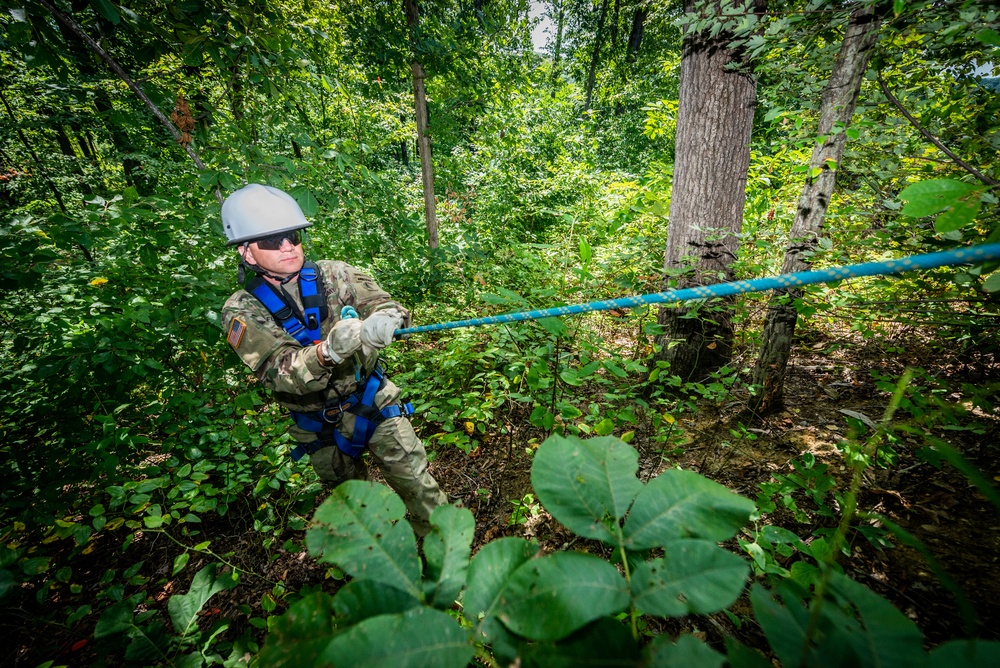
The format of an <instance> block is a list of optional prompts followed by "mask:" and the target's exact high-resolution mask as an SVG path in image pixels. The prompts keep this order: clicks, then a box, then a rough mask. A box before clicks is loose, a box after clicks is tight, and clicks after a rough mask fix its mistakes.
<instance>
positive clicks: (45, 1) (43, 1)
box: [38, 0, 222, 204]
mask: <svg viewBox="0 0 1000 668" xmlns="http://www.w3.org/2000/svg"><path fill="white" fill-rule="evenodd" d="M38 2H39V4H40V5H42V6H43V7H45V8H46V9H47V10H49V11H50V12H52V16H54V17H55V18H56V20H57V21H59V22H60V23H62V24H63V25H64V26H66V27H67V28H68V29H69V30H70V31H72V32H73V33H74V34H75V35H76V36H77V37H79V38H80V39H81V40H83V42H84V44H86V45H87V46H88V47H90V49H91V51H93V52H94V53H96V54H97V55H98V56H99V57H100V58H101V60H103V61H104V62H105V63H107V64H108V67H110V68H111V70H112V71H113V72H114V73H115V74H117V75H118V78H120V79H121V80H122V81H124V82H125V84H126V85H127V86H128V87H129V88H130V89H132V92H133V93H135V94H136V96H137V97H138V98H139V99H140V100H142V102H143V104H145V105H146V107H147V108H148V109H149V110H150V111H151V112H152V113H153V115H154V116H156V118H157V120H159V121H160V123H162V124H163V126H164V127H165V128H167V130H168V131H169V132H170V134H171V135H173V137H174V139H176V140H177V143H178V144H180V145H181V146H183V147H184V151H185V152H186V153H187V154H188V155H189V156H190V157H191V160H192V161H194V164H195V167H197V168H198V169H206V167H205V163H203V162H202V161H201V158H200V157H198V154H197V153H195V150H194V149H193V148H191V146H190V145H188V144H185V143H183V142H182V141H181V138H182V137H181V132H180V130H178V129H177V128H176V127H175V126H174V124H173V123H171V122H170V119H169V118H167V117H166V115H165V114H164V113H163V112H162V111H160V108H159V107H157V106H156V105H155V104H154V103H153V101H152V100H150V99H149V96H148V95H146V93H145V92H143V90H142V88H140V87H139V85H138V84H137V83H136V82H135V81H133V80H132V77H130V76H129V75H128V73H127V72H125V70H124V69H123V68H122V66H121V65H119V64H118V62H117V61H116V60H115V59H114V58H112V57H111V56H110V55H109V54H108V52H107V51H105V50H104V49H103V48H101V45H100V44H98V43H97V42H95V41H94V40H93V39H92V38H91V37H90V35H88V34H87V33H85V32H84V31H83V28H82V27H80V24H79V23H77V22H76V21H74V20H73V17H71V16H69V15H67V14H64V13H63V12H62V11H60V10H59V9H58V8H56V7H55V6H54V5H53V4H51V3H50V2H49V0H38ZM215 197H216V199H218V200H219V204H222V192H221V191H220V190H219V189H218V188H216V189H215Z"/></svg>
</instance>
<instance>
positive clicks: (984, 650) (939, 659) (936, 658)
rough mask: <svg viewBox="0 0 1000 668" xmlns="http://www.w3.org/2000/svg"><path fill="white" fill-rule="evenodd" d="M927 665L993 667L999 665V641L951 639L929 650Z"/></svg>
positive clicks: (965, 667) (967, 667)
mask: <svg viewBox="0 0 1000 668" xmlns="http://www.w3.org/2000/svg"><path fill="white" fill-rule="evenodd" d="M927 665H928V666H962V668H993V667H994V666H1000V642H997V641H996V640H976V639H972V640H952V641H950V642H946V643H945V644H943V645H941V646H940V647H938V648H936V649H934V650H931V658H930V661H929V662H928V663H927Z"/></svg>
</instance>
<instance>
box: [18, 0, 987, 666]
mask: <svg viewBox="0 0 1000 668" xmlns="http://www.w3.org/2000/svg"><path fill="white" fill-rule="evenodd" d="M529 4H531V5H532V6H533V7H534V9H536V10H540V11H542V12H543V13H544V14H545V15H547V16H548V17H549V18H550V19H551V22H550V24H549V25H550V27H549V30H550V32H551V35H550V36H551V39H550V40H549V41H548V42H547V46H543V45H542V44H541V43H540V44H539V46H538V47H537V50H536V49H535V48H533V47H532V44H531V38H530V24H531V16H530V15H529V13H528V10H529V6H528V4H526V3H523V2H513V1H512V2H507V1H495V2H488V3H479V2H476V3H468V2H457V1H456V2H442V3H422V4H419V9H420V12H419V14H420V17H419V22H418V23H417V24H416V25H413V24H412V23H411V22H408V21H407V16H406V15H405V13H404V12H403V11H402V8H401V7H398V6H397V5H396V4H392V3H370V2H344V3H340V4H338V5H337V6H336V7H331V6H326V5H323V4H322V3H309V2H297V1H281V2H277V1H274V0H267V1H264V0H261V1H259V2H255V3H251V4H250V5H246V6H243V5H241V6H240V7H236V6H234V5H231V4H229V3H224V2H204V3H180V4H177V3H173V4H170V3H163V4H162V5H161V4H158V3H128V2H125V3H114V2H104V1H103V0H102V1H100V2H96V1H95V2H91V3H70V2H58V1H57V2H50V0H44V1H39V2H24V3H18V2H8V3H6V4H5V5H4V11H3V13H2V14H0V39H2V43H3V45H4V48H3V49H2V50H0V63H2V64H3V66H4V67H3V75H2V77H0V83H2V84H3V85H2V86H0V107H2V109H0V114H2V115H3V116H4V118H5V121H4V123H2V124H0V198H2V201H3V210H2V213H0V257H2V260H3V262H2V267H0V291H2V292H0V317H2V323H3V330H4V336H3V337H2V339H0V358H2V359H3V365H2V368H0V397H2V399H3V400H2V402H0V453H2V457H3V460H2V461H3V464H2V466H0V476H2V483H3V486H2V488H0V500H2V503H0V537H2V541H0V605H2V606H3V607H2V613H0V627H2V630H3V634H4V637H5V638H6V639H8V642H7V643H5V646H4V650H3V651H4V655H3V661H4V662H5V663H6V664H9V665H25V666H40V665H47V666H57V665H107V664H118V665H184V666H201V665H214V664H222V665H226V666H242V665H274V664H279V665H280V664H286V663H287V664H291V663H295V665H300V664H305V663H310V662H311V663H315V664H316V665H327V664H329V663H335V664H339V663H350V664H352V665H353V664H365V663H370V664H372V665H376V664H377V665H385V664H388V663H392V664H394V665H395V664H400V665H428V664H429V663H433V664H434V665H445V664H448V665H470V664H471V665H510V664H515V663H518V664H521V665H528V664H531V665H576V664H577V663H578V662H579V661H580V660H581V657H586V658H587V659H588V660H590V661H592V662H593V663H594V664H595V665H659V664H664V665H667V664H674V663H683V664H685V665H688V664H691V665H703V664H704V665H722V664H723V663H724V662H729V663H730V664H732V665H746V666H757V665H774V664H776V663H780V664H781V665H785V666H792V665H826V664H831V665H832V664H837V665H842V664H851V665H887V664H906V665H922V664H927V665H931V664H933V665H937V664H940V663H944V662H952V663H955V664H958V665H991V666H992V665H995V663H996V660H997V653H998V645H997V642H998V640H1000V638H998V635H997V628H1000V626H998V622H1000V619H998V614H997V607H996V605H995V601H996V600H997V598H998V596H1000V591H998V585H997V582H998V580H997V578H996V577H995V575H996V558H995V554H996V550H997V548H998V547H1000V522H997V513H998V512H1000V496H998V492H997V490H996V480H997V479H998V476H1000V453H998V451H997V449H996V447H995V443H996V440H997V434H998V424H997V419H998V415H997V393H998V388H1000V369H998V366H997V361H996V350H997V338H996V327H997V323H998V320H997V319H998V317H1000V313H998V311H997V300H996V296H995V295H996V294H997V293H998V292H1000V279H998V278H997V276H1000V272H997V268H998V266H997V263H984V264H979V265H969V266H961V267H950V268H943V269H939V270H934V271H928V272H921V273H913V274H908V275H904V276H901V277H897V278H886V277H875V278H869V279H863V280H855V281H844V282H841V283H831V284H823V285H816V286H811V287H809V288H807V289H806V290H805V291H803V292H802V294H800V295H795V296H792V297H789V298H788V299H787V302H788V303H790V304H791V305H792V306H793V307H794V311H795V314H796V316H797V319H798V329H797V330H796V333H795V337H794V339H793V340H792V347H791V351H790V361H789V366H788V372H787V374H786V377H785V387H784V402H783V406H781V407H778V408H777V409H776V410H774V411H773V412H770V413H768V414H762V413H760V412H754V411H753V410H752V406H753V398H754V397H755V396H758V393H759V392H760V391H761V387H759V386H756V385H755V384H754V382H753V377H754V376H753V371H752V369H753V367H754V365H755V360H756V359H757V355H758V351H759V350H760V349H761V347H762V344H763V343H764V340H765V338H766V334H765V332H764V329H763V324H764V322H765V320H766V317H767V313H768V309H769V308H771V307H770V306H769V305H768V296H767V295H745V296H742V297H740V298H739V299H737V300H735V301H733V302H732V303H719V302H710V301H707V302H705V303H699V304H687V305H686V306H687V308H688V310H687V311H686V312H685V313H684V317H683V320H685V321H689V322H691V323H699V324H698V327H701V325H702V324H706V323H707V324H711V323H712V322H715V321H717V320H718V321H721V320H722V319H723V318H727V319H728V322H730V323H731V341H723V340H722V339H706V340H705V341H704V345H705V353H706V357H711V356H712V355H708V353H709V352H711V351H717V350H719V349H722V348H725V349H726V350H728V351H730V355H729V357H728V359H726V360H725V361H724V363H721V364H717V365H715V366H713V367H711V368H707V369H701V370H699V371H698V372H697V373H696V374H694V375H685V376H684V377H681V376H679V375H677V373H676V369H674V368H673V367H672V365H671V363H670V362H669V361H667V359H666V358H665V357H664V354H663V353H664V351H665V350H668V349H669V348H671V347H676V346H677V345H679V343H680V341H679V340H674V341H670V340H665V339H664V336H666V335H667V333H668V329H667V327H666V325H665V322H666V321H665V320H664V318H663V317H662V316H663V314H662V313H658V311H657V309H655V308H652V307H642V308H636V309H631V310H627V309H626V310H617V311H611V312H603V313H595V314H590V315H586V316H579V317H575V318H565V319H546V320H542V321H538V322H532V323H520V324H516V325H503V326H497V327H483V328H475V329H459V330H452V331H449V332H444V333H434V334H427V335H417V336H413V337H410V338H408V339H405V340H402V341H398V342H396V343H394V344H393V345H392V346H390V348H389V349H387V352H386V355H385V360H386V364H387V367H388V368H389V371H390V373H392V374H393V376H394V378H395V379H397V381H398V383H399V384H400V385H401V386H403V387H405V388H407V392H408V394H409V395H410V399H411V400H413V403H414V404H415V405H416V407H417V411H418V412H417V415H416V416H415V418H414V424H415V426H416V427H417V429H418V431H419V433H420V435H421V437H422V438H423V440H424V442H425V444H426V445H427V446H428V449H429V450H430V452H431V456H432V462H431V467H432V470H433V472H434V475H435V477H436V478H437V479H438V480H439V481H441V483H442V487H443V488H444V489H445V490H446V491H447V492H448V494H449V496H450V500H451V501H452V502H453V503H452V505H449V506H446V507H442V508H440V509H439V510H438V512H437V514H436V515H435V517H434V518H433V519H434V523H435V525H436V528H435V530H434V532H433V533H432V534H431V535H430V536H429V537H428V538H427V539H426V540H424V541H423V543H421V544H418V543H417V541H416V540H415V539H414V537H413V534H412V531H411V530H410V528H409V526H408V524H407V523H406V522H405V520H403V519H402V515H401V510H400V509H401V505H400V502H399V501H398V499H396V498H395V497H394V496H393V495H392V494H391V493H390V492H389V491H388V490H387V489H386V488H385V487H384V486H381V485H378V484H376V485H367V484H362V483H352V484H349V485H346V486H344V487H341V488H338V489H333V490H331V489H325V488H323V487H322V486H321V485H320V483H319V482H318V480H317V479H316V478H315V475H314V474H313V473H312V471H311V469H310V468H309V467H307V466H302V465H296V464H294V463H292V462H291V460H290V459H289V457H288V452H289V450H290V449H291V446H292V443H291V442H290V441H289V438H288V437H287V436H286V435H285V434H284V429H285V426H286V424H287V416H284V415H282V414H281V412H280V411H279V410H278V409H277V408H276V407H275V406H274V405H273V404H272V403H271V402H270V401H269V400H268V398H267V397H266V396H265V395H264V393H263V392H261V391H260V389H259V388H258V387H256V386H255V385H253V384H252V383H250V382H248V381H249V377H248V374H247V372H246V370H245V369H244V368H243V367H241V366H240V365H239V361H238V359H236V357H235V356H234V355H232V354H231V351H230V350H229V348H228V346H227V345H226V343H225V341H224V336H223V333H222V331H221V328H220V320H219V315H218V312H219V309H220V306H221V304H222V302H223V301H224V300H225V298H226V297H227V296H228V295H229V294H230V293H231V292H232V291H233V290H234V289H235V262H234V260H233V256H232V253H231V251H230V250H227V249H226V248H225V247H224V246H223V237H222V234H221V228H220V222H219V204H218V202H219V199H218V197H219V196H224V195H225V194H227V193H228V192H230V191H231V190H233V189H234V188H236V187H239V186H240V185H242V184H243V183H246V182H264V183H269V184H272V185H275V186H278V187H281V188H284V189H285V190H287V191H288V192H290V193H291V194H292V195H293V196H294V197H295V198H296V200H297V201H298V202H299V203H300V205H301V207H302V209H303V211H304V212H305V213H306V215H307V216H308V217H309V218H310V219H311V220H313V221H314V222H315V225H314V227H313V228H311V230H310V238H309V239H308V241H307V244H308V245H307V249H308V250H307V252H308V253H310V254H311V255H312V256H313V257H317V258H319V257H330V258H335V259H345V260H348V261H350V262H351V263H353V264H355V265H357V266H359V267H363V268H364V269H366V270H369V271H371V273H372V274H373V275H375V276H377V277H378V280H379V282H380V283H381V285H382V286H383V287H385V288H386V289H387V290H388V291H389V292H391V293H392V294H393V295H395V296H396V297H397V298H399V299H400V300H401V301H403V302H405V303H407V304H408V305H409V306H411V307H412V309H413V313H414V320H415V323H417V324H429V323H434V322H441V321H447V320H455V319H462V318H468V317H475V316H482V315H488V314H494V313H501V312H506V311H511V310H521V309H526V308H539V307H547V306H553V305H558V304H568V303H578V302H586V301H592V300H597V299H606V298H612V297H618V296H624V295H631V294H639V293H647V292H655V291H659V290H663V289H667V288H670V287H674V286H676V285H679V284H681V283H683V282H684V281H687V280H689V279H690V275H689V270H688V268H687V267H686V266H666V267H665V266H664V249H665V248H666V247H667V245H668V243H669V236H670V234H671V233H672V232H671V224H672V221H676V218H677V217H676V216H675V217H674V218H672V217H671V213H670V212H671V204H672V203H673V202H672V193H673V191H672V186H673V184H674V179H675V167H676V163H675V155H674V138H675V136H676V134H677V125H678V123H681V122H682V121H681V114H680V110H679V104H680V99H681V97H682V96H681V95H680V88H679V85H680V81H679V74H680V71H681V68H682V61H683V60H684V58H685V50H684V49H682V35H683V34H684V31H702V30H703V31H707V33H708V34H709V35H711V36H712V38H715V37H718V36H719V35H722V37H723V38H724V41H723V42H721V43H720V45H721V47H724V48H725V49H726V50H732V54H733V55H735V56H739V57H740V58H741V59H742V60H741V62H742V63H743V64H742V65H741V66H740V67H739V68H734V67H728V68H727V69H726V70H725V71H727V72H735V73H736V74H738V75H739V76H751V75H752V76H753V77H754V78H755V80H756V91H757V92H756V97H755V105H756V106H755V109H754V119H753V133H752V137H751V140H750V142H751V143H750V147H749V148H750V160H749V167H748V169H747V174H746V178H745V180H744V181H745V192H744V193H743V197H744V204H743V206H742V226H741V228H740V230H739V232H738V234H737V235H736V238H737V239H738V244H737V247H736V252H734V253H732V256H733V257H729V255H726V253H721V254H720V251H719V250H718V247H717V246H714V245H713V244H714V243H715V241H718V239H719V237H717V236H716V237H713V236H712V235H711V234H710V235H708V237H707V238H708V241H707V242H706V243H705V244H703V245H700V246H697V247H692V254H694V255H697V254H698V253H700V252H701V251H703V250H705V249H708V251H709V252H714V253H715V254H716V256H717V257H716V259H718V257H728V258H729V261H728V264H727V265H726V266H725V268H724V271H720V272H717V273H714V274H711V275H709V276H707V278H706V279H705V280H706V281H707V282H716V281H718V280H723V279H724V278H725V277H726V275H731V276H732V277H734V278H739V279H744V278H746V279H749V278H758V277H762V276H769V275H774V274H777V273H779V272H780V270H781V266H782V262H783V259H784V257H785V255H786V254H787V253H788V252H789V249H790V248H792V247H793V246H795V244H796V243H800V242H801V240H796V239H793V238H791V232H790V230H791V228H792V225H793V221H794V220H795V219H796V215H797V202H798V201H799V198H800V194H801V193H802V191H803V186H804V184H806V183H808V182H810V181H811V180H813V179H817V178H819V177H820V176H821V174H822V173H823V172H824V170H826V171H832V172H835V173H836V187H835V188H834V189H833V191H832V196H831V197H830V201H829V203H828V208H827V211H826V216H825V223H824V224H823V227H822V229H821V230H820V232H819V233H818V235H817V237H816V238H815V239H814V240H813V241H812V242H810V246H809V248H808V250H807V253H806V257H807V259H808V261H809V262H810V263H812V265H813V266H816V267H828V266H834V265H839V264H848V263H853V262H861V261H868V260H880V259H886V258H890V257H899V256H903V255H910V254H918V253H922V252H928V251H933V250H940V249H947V248H954V247H959V246H967V245H971V244H975V243H980V242H992V241H995V240H997V239H998V238H1000V237H998V234H1000V233H998V232H997V230H998V229H1000V228H998V226H997V224H996V223H997V214H996V203H997V200H996V185H997V180H998V178H1000V177H998V175H997V173H996V170H997V165H1000V161H998V160H997V159H996V158H997V150H998V147H1000V140H998V137H1000V135H998V129H997V124H996V119H997V118H1000V114H998V113H997V111H998V106H1000V98H998V97H997V95H996V88H995V85H994V84H995V79H994V78H993V77H992V76H991V75H992V74H993V72H992V70H991V69H990V68H992V67H993V64H994V63H995V61H996V57H995V54H996V50H995V49H996V46H997V44H998V43H1000V37H998V15H997V14H996V12H994V11H993V10H991V9H989V8H984V7H981V6H980V5H979V4H978V3H974V2H962V3H933V2H922V1H914V2H901V1H900V2H894V3H869V2H866V1H858V2H850V3H845V4H844V6H843V7H838V8H837V9H836V10H831V9H830V8H829V7H827V6H826V3H817V2H787V3H768V7H767V11H766V12H764V11H763V8H760V7H752V6H749V5H747V6H744V5H743V4H741V3H728V2H727V3H722V5H724V7H723V9H724V11H723V12H722V13H718V12H716V13H712V12H711V11H709V12H708V13H704V12H701V9H704V8H703V7H701V5H700V4H699V3H693V4H692V3H683V4H684V6H683V7H682V6H681V5H682V3H667V2H664V3H658V2H652V3H651V2H646V1H632V0H619V1H615V2H610V1H608V2H594V3H583V2H561V1H559V2H548V3H529ZM868 11H871V12H872V13H873V15H875V16H877V19H878V34H877V40H876V42H875V44H874V46H873V47H872V48H873V51H872V53H871V60H870V62H869V64H868V66H867V69H866V70H865V72H864V74H863V76H861V78H860V83H859V86H860V89H859V97H858V106H857V108H856V110H855V113H854V115H853V117H852V118H851V119H850V122H849V123H846V124H841V125H835V126H834V127H833V128H832V130H830V132H829V133H828V134H821V135H820V136H817V128H819V127H821V125H820V123H819V117H820V115H821V112H822V109H823V91H824V89H825V87H826V85H827V82H828V81H829V80H830V77H831V72H832V70H833V64H834V62H835V61H836V60H837V58H838V57H839V56H838V54H840V53H841V51H842V46H843V44H844V41H845V40H844V35H845V34H847V30H848V26H849V25H851V21H852V20H855V21H856V19H857V17H858V16H862V15H865V13H866V12H868ZM852 17H853V18H852ZM688 34H690V33H688ZM414 62H419V63H420V64H421V65H422V68H423V71H424V72H425V77H426V78H425V84H426V90H427V101H426V106H427V110H428V111H429V123H430V126H429V127H430V136H431V138H432V147H433V166H434V168H435V173H434V180H433V182H432V185H433V193H434V198H433V202H434V203H435V204H436V207H437V209H436V215H437V219H438V229H437V231H438V234H439V243H438V245H437V247H436V248H430V247H428V226H427V213H426V209H425V204H426V201H427V200H426V199H425V193H426V191H427V185H428V182H427V181H426V179H425V177H424V175H423V174H422V172H421V170H420V168H419V156H417V154H416V150H417V149H416V146H415V141H414V139H415V137H416V127H415V120H414V118H413V115H414V113H413V93H412V90H413V89H412V83H413V79H412V74H413V71H414V70H413V63H414ZM688 64H690V62H689V63H688ZM129 82H131V83H129ZM156 112H159V115H157V113H156ZM687 118H691V117H690V116H688V117H687ZM833 135H840V136H842V137H843V138H844V139H846V146H845V148H844V151H843V155H842V156H841V157H840V159H839V160H838V161H836V162H837V164H826V163H824V164H820V165H819V166H812V165H811V164H810V155H811V154H812V152H813V150H814V147H815V146H817V145H823V144H824V143H825V142H826V141H827V140H828V139H829V138H830V137H831V136H833ZM817 169H818V170H820V171H819V172H815V170H817ZM814 172H815V173H814ZM704 178H706V179H708V178H709V177H708V176H705V177H704ZM706 183H707V182H706ZM706 225H707V223H706ZM713 234H714V233H713ZM727 248H728V247H727ZM713 249H715V250H713ZM799 250H801V249H799ZM695 251H697V253H696V252H695ZM713 261H714V260H713ZM696 266H697V265H696ZM668 338H669V337H668ZM713 355H714V352H713ZM376 594H377V595H376ZM387 637H388V638H391V639H392V642H384V639H385V638H387Z"/></svg>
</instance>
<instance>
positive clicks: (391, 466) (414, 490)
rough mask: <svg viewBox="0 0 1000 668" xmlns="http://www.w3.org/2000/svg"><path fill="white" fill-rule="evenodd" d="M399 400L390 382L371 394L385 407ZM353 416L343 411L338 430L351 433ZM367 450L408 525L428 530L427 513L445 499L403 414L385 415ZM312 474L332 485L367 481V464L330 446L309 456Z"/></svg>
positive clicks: (420, 532)
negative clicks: (403, 507)
mask: <svg viewBox="0 0 1000 668" xmlns="http://www.w3.org/2000/svg"><path fill="white" fill-rule="evenodd" d="M398 400H399V389H398V388H397V387H396V386H395V385H394V384H393V383H392V382H387V383H386V386H385V387H383V388H382V390H381V391H380V392H379V393H378V395H376V397H375V404H376V406H386V405H389V404H392V403H395V402H397V401H398ZM354 419H355V418H354V415H351V414H345V415H344V420H343V422H341V424H340V426H339V428H338V430H339V431H340V433H341V434H343V435H344V436H345V437H347V438H350V437H351V434H352V433H354ZM368 451H369V452H370V453H371V457H372V461H373V463H374V464H375V465H376V466H378V468H379V471H381V473H382V477H383V478H385V481H386V482H387V483H388V484H389V486H390V487H391V488H392V489H393V490H395V492H396V493H397V494H399V496H400V498H402V499H403V503H405V504H406V509H407V510H408V511H409V514H410V518H409V520H410V524H411V525H412V526H413V530H414V532H415V533H416V534H417V535H418V536H425V535H426V534H427V532H428V531H430V523H429V522H428V518H430V515H431V512H432V511H433V510H434V509H435V508H437V507H438V506H440V505H442V504H444V503H447V502H448V498H447V497H446V496H445V495H444V493H443V492H442V491H441V488H440V487H438V484H437V481H436V480H434V477H433V476H432V475H431V474H430V473H429V472H428V471H427V452H426V451H425V450H424V444H423V443H421V442H420V438H419V437H418V436H417V434H416V432H414V431H413V426H412V425H411V424H410V421H409V420H407V419H406V418H403V417H395V418H389V419H388V420H386V421H385V422H383V423H381V424H380V425H379V426H378V427H377V428H376V429H375V433H374V434H373V435H372V439H371V441H369V442H368ZM310 460H311V461H312V465H313V468H314V469H315V470H316V474H317V475H318V476H319V477H320V479H321V480H323V481H324V482H325V483H327V484H329V485H331V486H333V487H336V486H337V485H339V484H340V483H342V482H344V481H346V480H367V479H368V467H367V465H366V464H365V462H364V459H363V458H362V457H354V458H352V457H350V456H348V455H347V454H345V453H344V452H343V451H342V450H341V449H340V448H338V447H336V446H330V447H326V448H323V449H322V450H318V451H316V452H314V453H313V454H312V455H310Z"/></svg>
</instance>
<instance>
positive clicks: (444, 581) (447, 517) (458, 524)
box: [424, 506, 476, 608]
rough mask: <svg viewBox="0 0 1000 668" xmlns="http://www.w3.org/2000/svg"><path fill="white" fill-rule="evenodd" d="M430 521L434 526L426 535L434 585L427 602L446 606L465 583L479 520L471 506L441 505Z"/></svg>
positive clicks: (428, 563) (428, 576)
mask: <svg viewBox="0 0 1000 668" xmlns="http://www.w3.org/2000/svg"><path fill="white" fill-rule="evenodd" d="M431 525H432V526H433V530H432V531H431V533H430V534H428V535H427V537H425V538H424V556H425V557H426V558H427V573H426V577H427V579H428V580H430V581H431V582H430V583H429V584H430V585H431V586H432V589H431V590H430V591H429V592H428V595H427V602H428V603H429V604H430V605H433V606H435V607H438V608H447V607H450V606H451V605H452V604H453V603H454V602H455V599H456V598H458V594H459V593H460V592H461V591H462V587H464V586H465V573H466V571H468V569H469V555H470V554H471V552H472V536H473V534H474V533H475V531H476V520H475V518H474V517H473V516H472V512H471V511H470V510H469V509H468V508H457V507H455V506H438V507H437V508H435V509H434V512H433V513H431Z"/></svg>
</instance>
